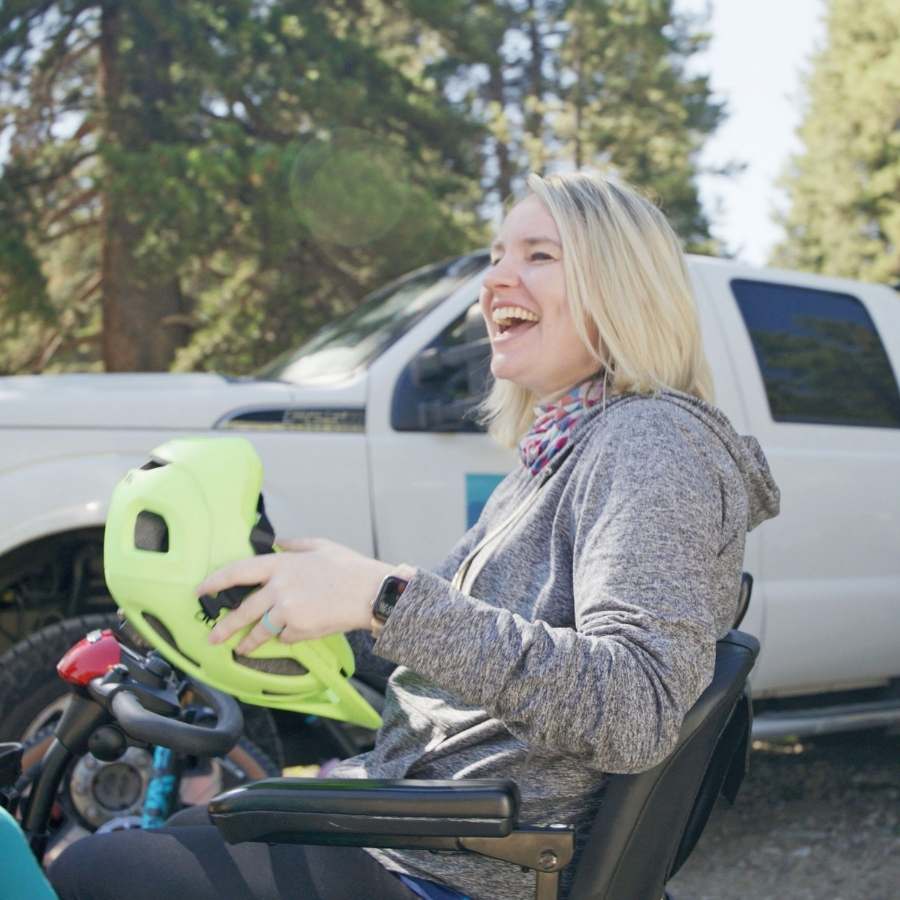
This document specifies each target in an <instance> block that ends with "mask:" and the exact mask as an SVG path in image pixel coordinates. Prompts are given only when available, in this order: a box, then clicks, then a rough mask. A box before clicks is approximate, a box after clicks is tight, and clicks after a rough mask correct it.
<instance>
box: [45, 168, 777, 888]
mask: <svg viewBox="0 0 900 900" xmlns="http://www.w3.org/2000/svg"><path fill="white" fill-rule="evenodd" d="M528 187H529V192H528V194H527V195H526V196H525V197H524V198H522V199H521V200H520V201H519V202H518V203H516V204H515V205H514V206H513V207H512V208H511V209H510V211H509V213H508V214H507V216H506V218H505V219H504V221H503V224H502V226H501V228H500V230H499V232H498V234H497V236H496V240H495V241H494V243H493V246H492V252H491V267H490V270H489V272H488V274H487V275H486V277H485V279H484V287H483V289H482V292H481V298H480V299H481V310H482V313H483V315H484V318H485V321H486V323H487V328H488V332H489V334H490V338H491V347H492V362H491V371H492V373H493V375H494V379H495V383H494V385H493V388H492V390H491V393H490V395H489V396H488V398H487V400H486V402H485V404H484V414H485V419H486V421H487V422H488V423H489V425H490V431H491V433H492V435H493V436H494V437H495V438H497V439H498V440H499V441H501V442H502V443H504V444H507V445H509V446H516V445H517V446H518V449H519V456H520V464H519V465H518V466H517V467H516V468H515V470H514V471H513V472H512V473H511V474H510V475H509V476H508V477H507V478H506V479H505V480H504V481H503V482H502V484H501V485H500V486H499V487H498V488H497V490H496V491H495V492H494V494H493V495H492V496H491V498H490V500H489V502H488V503H487V505H486V506H485V508H484V511H483V513H482V515H481V518H480V519H479V521H478V522H477V523H476V524H475V526H474V527H473V528H472V529H471V530H470V531H469V532H468V533H466V534H465V535H464V536H463V538H462V539H461V540H460V542H459V544H458V545H457V546H456V548H455V549H454V550H453V551H452V552H451V554H450V555H449V557H448V558H447V559H446V560H445V561H444V563H443V564H442V565H441V566H440V567H438V568H437V569H436V570H435V571H434V572H428V571H424V570H422V569H416V568H413V567H411V566H408V565H396V566H394V565H389V564H387V563H383V562H380V561H377V560H373V559H369V558H366V557H364V556H361V555H359V554H357V553H355V552H353V551H351V550H350V549H348V548H346V547H343V546H340V545H338V544H334V543H332V542H330V541H325V540H321V539H316V538H311V539H303V540H293V541H291V540H285V541H282V542H280V546H282V547H283V548H284V549H285V550H286V551H287V552H284V553H279V554H275V555H269V556H259V557H255V558H252V559H247V560H243V561H241V562H238V563H235V564H233V565H231V566H229V567H227V568H225V569H222V570H220V571H219V572H217V573H214V574H213V575H211V576H210V577H209V578H208V579H207V580H206V581H205V582H204V583H203V585H201V586H199V587H198V592H203V593H213V592H216V591H219V590H222V589H224V588H225V587H228V586H230V585H234V584H261V585H262V586H261V587H260V589H259V590H257V591H256V592H255V593H254V594H253V595H252V596H251V597H249V598H248V599H247V600H246V601H245V602H244V604H243V605H242V606H241V607H240V608H239V609H237V610H235V611H234V612H231V613H229V614H228V615H227V616H225V617H224V618H223V619H222V620H220V622H219V623H218V624H217V625H216V627H215V629H214V630H213V632H212V639H213V640H224V639H225V638H227V637H229V636H230V635H232V634H233V633H234V632H235V631H236V630H238V629H241V628H244V627H246V626H248V625H251V624H253V623H256V624H254V625H253V628H252V629H251V630H250V632H249V633H248V634H247V636H246V637H245V638H244V640H243V642H242V645H241V646H240V647H239V651H240V652H244V653H246V652H250V651H251V650H252V649H254V648H255V647H256V646H258V645H259V644H261V643H263V642H264V641H266V640H270V639H272V632H273V631H275V632H277V633H278V639H280V640H282V641H287V642H291V641H297V640H302V639H304V638H312V637H318V636H321V635H325V634H329V633H333V632H336V631H345V632H355V634H354V639H355V646H356V648H357V651H358V652H357V655H358V661H359V665H360V666H362V667H364V666H365V665H366V663H367V661H368V662H370V663H375V662H377V660H378V659H380V660H381V661H382V664H383V661H385V660H386V661H388V663H390V664H393V665H395V666H396V668H394V670H393V674H392V675H391V678H390V681H389V686H388V691H387V697H386V705H385V710H384V726H383V728H382V729H381V731H380V732H379V734H378V739H377V741H376V744H375V747H374V749H373V750H372V751H370V752H369V753H366V754H364V755H362V756H358V757H355V758H353V759H349V760H346V761H345V762H343V763H342V764H341V765H340V766H339V768H338V769H337V771H336V772H335V773H334V774H335V775H336V776H343V777H373V778H406V777H409V778H471V777H509V778H512V779H514V780H515V781H517V782H518V785H519V788H520V791H521V793H522V801H523V803H522V813H521V818H520V821H522V822H523V823H533V824H550V823H567V824H574V825H576V826H578V825H580V824H582V823H584V822H585V821H587V820H588V819H589V817H590V816H592V814H593V813H594V811H595V808H596V804H597V802H598V798H599V797H600V796H601V795H602V786H603V782H604V777H605V775H606V774H607V773H612V772H637V771H640V770H642V769H646V768H649V767H651V766H653V765H655V764H656V763H657V762H659V761H660V760H661V759H663V758H664V757H665V756H666V755H667V754H668V753H669V752H670V751H671V749H672V748H673V746H674V744H675V742H676V740H677V737H678V731H679V727H680V725H681V722H682V719H683V717H684V715H685V713H686V712H687V710H688V709H689V708H690V706H691V705H692V704H693V703H694V701H695V700H696V699H697V698H698V696H699V695H700V693H701V692H702V691H703V689H704V688H705V687H706V685H707V684H708V683H709V681H710V679H711V677H712V671H713V660H714V652H715V641H716V639H717V638H719V637H721V636H722V635H723V634H724V633H725V632H726V631H727V630H728V628H729V626H730V625H731V623H732V620H733V618H734V615H735V610H736V605H737V598H738V587H739V582H740V576H741V569H742V562H743V555H744V540H745V536H746V533H747V531H748V530H749V529H751V528H753V527H754V526H756V525H758V524H759V523H760V522H762V521H763V520H765V519H767V518H770V517H771V516H774V515H776V514H777V512H778V502H779V495H778V489H777V487H776V486H775V484H774V482H773V481H772V478H771V475H770V474H769V470H768V466H767V464H766V461H765V459H764V457H763V455H762V452H761V450H760V448H759V445H758V444H757V442H756V441H755V440H754V439H753V438H748V437H740V436H738V435H737V434H736V433H735V431H734V430H733V428H732V427H731V425H730V424H729V422H728V420H727V419H726V417H725V416H724V415H723V414H722V413H721V412H720V411H719V410H718V409H716V408H715V407H714V406H713V405H712V401H713V396H712V395H713V389H712V384H711V379H710V373H709V367H708V365H707V362H706V359H705V357H704V354H703V348H702V345H701V337H700V330H699V325H698V320H697V312H696V308H695V305H694V300H693V297H692V294H691V288H690V284H689V281H688V277H687V273H686V269H685V263H684V258H683V255H682V252H681V250H680V247H679V244H678V241H677V239H676V237H675V235H674V234H673V232H672V230H671V228H670V227H669V225H668V223H667V222H666V220H665V218H664V217H663V215H662V214H661V213H660V212H659V210H657V209H656V208H655V207H654V206H653V205H652V204H650V203H649V202H647V201H646V200H645V199H643V198H642V197H641V196H640V195H638V194H637V193H636V192H635V191H633V190H632V189H630V188H629V187H627V186H626V185H624V184H622V183H620V182H615V181H613V180H611V179H608V178H605V177H603V176H600V175H598V174H596V173H589V172H578V173H574V174H567V175H553V176H549V177H545V178H541V177H538V176H537V175H532V176H531V177H530V178H529V179H528ZM379 594H380V595H381V598H382V601H384V600H385V599H387V601H388V602H382V603H380V604H378V607H377V610H376V615H375V616H374V617H373V601H374V600H375V598H376V596H378V595H379ZM386 595H389V596H387V597H386ZM370 630H371V631H372V632H373V633H374V636H370V635H369V632H370ZM364 635H365V639H364V637H363V636H364ZM185 821H190V822H192V823H193V824H191V825H185V824H184V823H185ZM181 822H182V824H181V825H180V826H178V827H175V826H172V827H168V828H165V829H162V830H160V831H157V832H153V833H136V832H125V833H120V834H113V835H104V836H100V837H96V836H95V837H92V838H88V839H86V840H84V841H82V842H81V843H79V844H76V845H74V846H73V847H72V848H71V849H70V850H68V851H66V853H64V854H63V855H62V856H61V858H60V860H59V861H58V862H57V864H56V866H55V867H54V868H53V869H52V871H51V876H52V879H53V881H54V884H55V885H56V887H57V889H58V890H59V892H60V893H61V894H62V896H63V897H91V898H101V897H102V898H106V897H109V898H112V897H123V896H128V897H130V898H131V900H141V898H144V897H156V896H165V895H169V896H190V897H192V898H207V897H209V898H211V900H212V898H219V897H235V898H273V900H274V898H277V897H279V896H281V893H280V890H281V888H280V887H279V886H283V885H286V884H287V885H290V886H291V890H292V893H291V896H292V897H298V898H306V900H311V898H328V900H340V898H347V900H353V898H362V897H372V896H378V897H380V898H387V900H391V898H398V900H399V898H406V900H409V898H413V897H426V898H458V897H470V898H475V900H519V898H521V897H527V896H531V894H532V893H533V890H534V887H533V880H532V879H533V876H532V875H530V874H525V873H523V872H522V871H521V870H520V869H519V868H518V867H516V866H513V865H509V864H506V863H502V862H496V861H493V860H489V859H486V858H483V857H479V856H475V855H471V856H466V855H458V854H447V855H435V854H432V853H429V852H424V851H393V850H380V851H366V850H359V849H346V848H328V847H308V848H303V847H297V846H293V845H283V846H275V847H267V846H263V845H238V846H235V847H228V846H226V845H225V844H224V843H223V842H222V840H221V839H220V838H219V836H218V832H217V831H216V830H215V829H214V828H213V827H212V826H211V825H210V824H209V822H208V819H205V818H204V817H203V813H202V811H199V812H197V813H194V814H193V818H188V819H187V820H186V819H185V818H184V817H182V819H181ZM151 891H152V892H151ZM564 891H565V888H564Z"/></svg>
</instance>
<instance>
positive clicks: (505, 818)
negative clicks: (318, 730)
mask: <svg viewBox="0 0 900 900" xmlns="http://www.w3.org/2000/svg"><path fill="white" fill-rule="evenodd" d="M209 814H210V818H211V819H212V821H213V823H214V824H215V825H216V827H217V828H218V829H219V831H220V832H221V833H222V835H223V837H224V838H225V840H226V841H228V842H229V843H240V842H242V841H264V842H283V843H305V844H311V843H320V842H321V843H342V844H350V845H352V846H362V847H373V846H377V847H385V846H399V845H400V844H398V843H396V842H395V841H394V840H392V838H400V839H407V838H408V839H411V840H412V841H413V843H412V844H410V843H409V842H408V841H407V842H405V843H403V844H402V845H403V846H415V845H417V842H416V841H415V839H417V838H426V839H427V838H441V837H446V838H458V837H491V838H499V837H505V836H506V835H508V834H510V833H511V832H512V830H513V829H514V828H515V825H516V820H517V818H518V814H519V792H518V789H517V787H516V785H515V783H514V782H512V781H507V780H500V779H481V780H479V779H472V780H468V781H414V780H410V781H406V780H404V781H392V780H380V779H368V780H366V779H316V778H267V779H265V780H263V781H256V782H253V783H252V784H248V785H244V786H242V787H238V788H234V789H233V790H230V791H227V792H226V793H224V794H220V795H219V796H218V797H215V798H213V800H212V801H210V803H209ZM318 838H321V839H322V840H321V841H320V840H319V839H318ZM426 843H427V842H426ZM437 843H438V844H442V843H443V842H437ZM427 845H428V846H434V844H432V843H428V844H427ZM447 849H449V847H448V848H447Z"/></svg>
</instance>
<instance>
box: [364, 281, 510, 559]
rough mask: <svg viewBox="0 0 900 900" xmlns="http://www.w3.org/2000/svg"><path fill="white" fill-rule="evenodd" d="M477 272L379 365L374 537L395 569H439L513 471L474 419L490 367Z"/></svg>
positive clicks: (373, 394)
mask: <svg viewBox="0 0 900 900" xmlns="http://www.w3.org/2000/svg"><path fill="white" fill-rule="evenodd" d="M481 276H482V273H481V271H479V272H478V274H477V275H476V276H475V277H473V278H471V279H469V280H468V281H467V282H466V283H465V284H464V285H463V286H462V287H461V288H460V289H459V290H457V291H456V292H455V293H454V294H453V295H452V296H451V297H449V298H448V299H447V300H446V301H444V302H443V303H442V304H441V305H440V307H439V308H437V309H435V310H434V311H433V312H432V313H431V315H429V316H428V317H427V318H426V319H425V320H424V321H422V322H419V323H418V324H417V325H416V327H414V328H413V329H411V330H410V332H409V333H408V334H406V335H405V336H404V337H403V338H402V339H401V340H399V341H398V342H397V343H396V344H394V345H393V346H392V347H391V348H390V350H389V351H388V352H387V353H385V354H384V355H383V356H381V357H380V358H379V359H378V361H377V365H373V367H372V369H371V370H370V375H369V397H368V401H367V404H366V433H367V437H368V449H369V466H370V484H371V491H372V509H373V531H374V533H375V539H376V548H377V554H378V556H379V557H380V558H381V559H384V560H386V561H389V562H407V563H410V564H413V565H420V566H423V567H425V568H433V567H434V566H436V565H437V564H438V563H439V562H440V561H441V560H442V559H443V558H444V557H445V556H446V555H447V553H448V551H449V550H450V549H451V547H452V546H453V545H454V544H455V543H456V541H457V540H458V539H459V537H460V536H461V535H462V534H463V533H464V532H465V531H466V530H467V528H468V527H469V526H470V525H471V524H473V523H474V522H475V520H476V519H477V518H478V514H479V512H480V510H481V507H482V506H483V504H484V501H485V500H486V499H487V497H488V496H489V494H490V493H491V491H492V490H493V488H494V487H495V486H496V485H497V484H498V483H499V482H500V480H501V479H502V478H503V477H504V476H505V475H506V474H507V473H508V472H509V471H510V470H511V469H512V467H513V465H514V464H515V456H514V453H513V451H511V450H505V449H503V448H501V447H499V446H498V445H497V444H496V443H494V441H492V440H491V439H490V438H488V436H487V435H486V434H485V433H484V432H483V430H482V429H481V428H480V427H479V426H478V425H477V424H476V423H475V422H474V420H473V419H472V417H471V415H467V414H470V413H471V411H472V408H473V406H474V405H475V403H477V401H478V399H480V396H481V394H482V391H483V388H484V385H485V378H486V375H487V371H488V368H487V367H488V365H489V360H490V346H489V344H488V340H487V332H486V329H485V327H484V323H483V321H482V318H481V314H480V312H479V311H478V306H477V301H478V290H479V287H480V285H481Z"/></svg>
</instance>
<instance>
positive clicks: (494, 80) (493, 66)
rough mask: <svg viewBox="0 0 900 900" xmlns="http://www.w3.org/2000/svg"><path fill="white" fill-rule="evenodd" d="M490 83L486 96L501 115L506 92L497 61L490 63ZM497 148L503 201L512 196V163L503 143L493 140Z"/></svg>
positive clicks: (500, 193) (499, 191)
mask: <svg viewBox="0 0 900 900" xmlns="http://www.w3.org/2000/svg"><path fill="white" fill-rule="evenodd" d="M489 71H490V81H489V83H488V96H489V97H490V99H491V100H492V101H493V102H495V103H497V104H499V107H500V110H501V113H502V111H503V110H504V109H505V108H506V90H505V86H504V84H503V62H502V60H500V59H497V60H496V61H494V62H491V63H490V69H489ZM495 143H496V147H497V182H496V185H497V192H498V193H499V195H500V200H501V201H504V200H506V198H507V197H509V196H510V195H511V194H512V182H513V161H512V157H511V154H510V151H509V147H508V146H507V144H506V142H505V141H502V140H500V138H499V137H498V138H495Z"/></svg>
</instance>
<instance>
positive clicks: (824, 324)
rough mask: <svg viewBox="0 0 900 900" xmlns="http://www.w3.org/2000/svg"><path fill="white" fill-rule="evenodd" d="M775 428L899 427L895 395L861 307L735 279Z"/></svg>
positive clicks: (899, 401) (838, 297) (829, 295)
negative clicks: (784, 424) (786, 424)
mask: <svg viewBox="0 0 900 900" xmlns="http://www.w3.org/2000/svg"><path fill="white" fill-rule="evenodd" d="M731 288H732V290H733V291H734V296H735V298H736V299H737V303H738V307H739V308H740V311H741V315H742V316H743V317H744V323H745V324H746V326H747V329H748V331H749V332H750V339H751V340H752V342H753V349H754V351H755V352H756V359H757V362H758V363H759V368H760V370H761V372H762V376H763V381H764V383H765V387H766V396H767V398H768V401H769V409H770V410H771V412H772V418H773V419H775V421H777V422H806V423H814V424H826V425H864V426H865V425H868V426H874V427H880V428H898V427H900V393H898V390H897V379H896V377H895V375H894V372H893V370H892V368H891V363H890V360H889V359H888V355H887V353H886V351H885V349H884V346H883V345H882V343H881V339H880V337H879V336H878V331H877V330H876V328H875V324H874V322H873V321H872V319H871V317H870V316H869V313H868V311H867V310H866V308H865V307H864V306H863V304H862V303H861V302H860V301H859V300H857V299H856V297H853V296H852V295H850V294H842V293H837V292H835V291H821V290H815V289H812V288H805V287H797V286H794V285H788V284H775V283H773V282H767V281H747V280H743V279H736V280H734V281H732V282H731Z"/></svg>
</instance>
